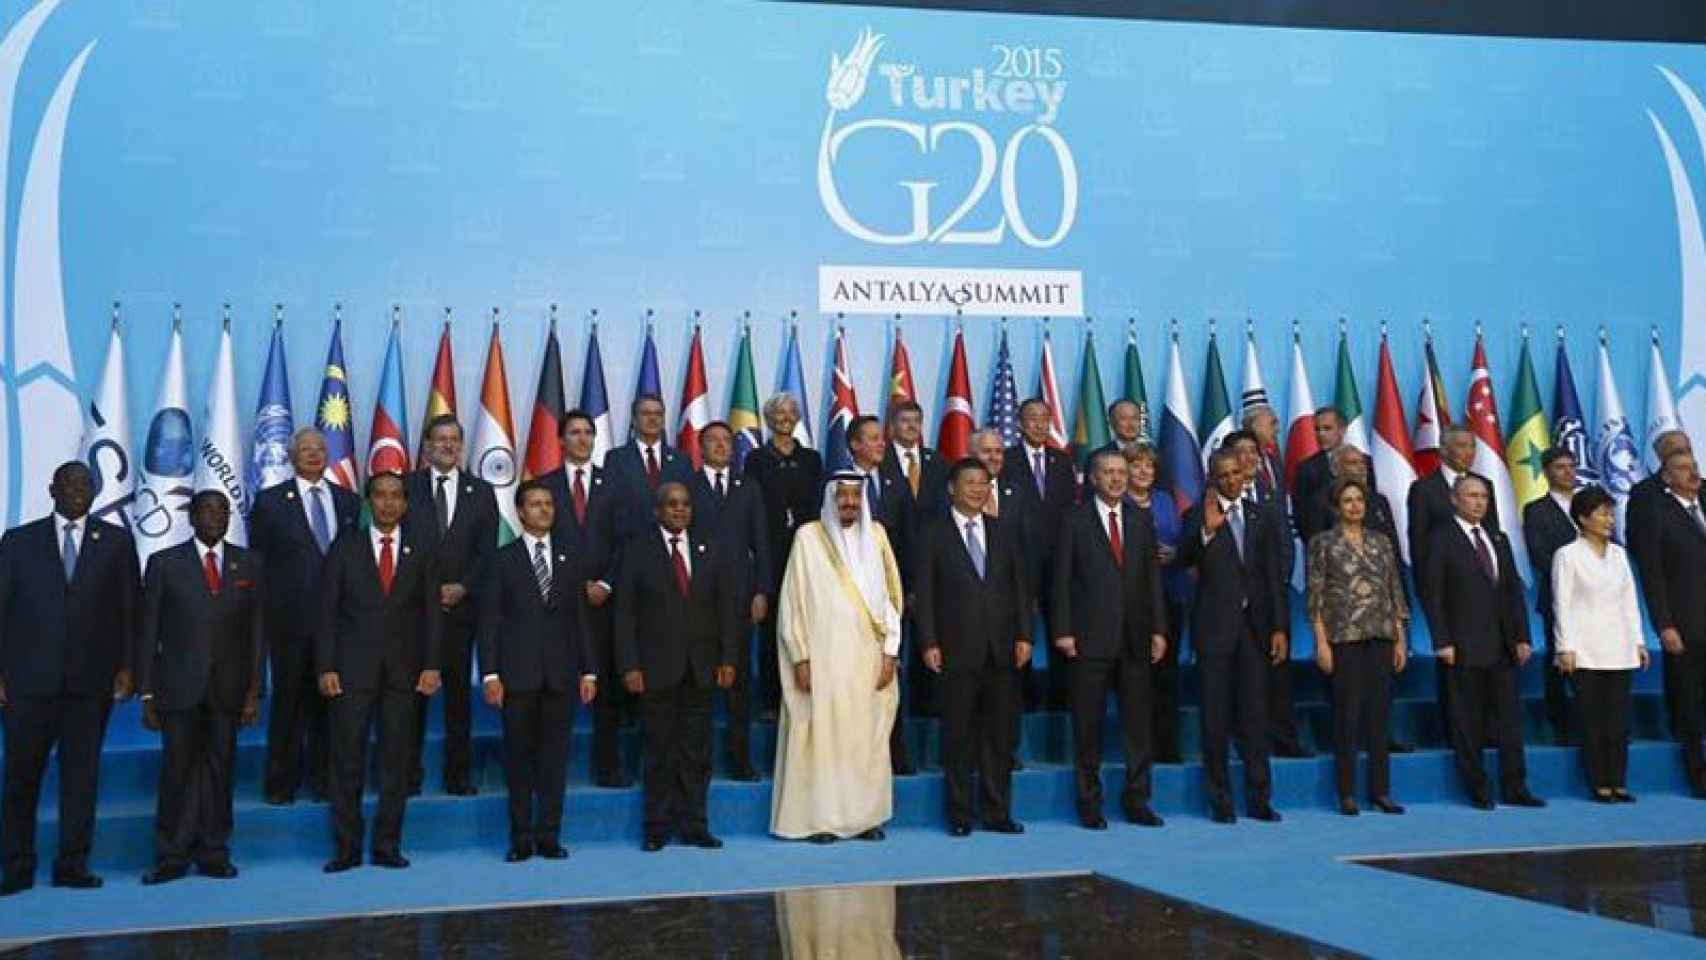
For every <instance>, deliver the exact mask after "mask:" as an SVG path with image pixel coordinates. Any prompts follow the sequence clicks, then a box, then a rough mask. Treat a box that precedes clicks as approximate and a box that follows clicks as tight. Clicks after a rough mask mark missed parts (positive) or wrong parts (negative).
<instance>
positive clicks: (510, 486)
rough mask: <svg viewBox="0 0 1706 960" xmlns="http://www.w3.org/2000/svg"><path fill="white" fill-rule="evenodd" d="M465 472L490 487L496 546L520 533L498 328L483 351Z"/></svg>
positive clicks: (511, 426) (511, 429)
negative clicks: (495, 513)
mask: <svg viewBox="0 0 1706 960" xmlns="http://www.w3.org/2000/svg"><path fill="white" fill-rule="evenodd" d="M469 439H470V441H471V442H470V443H469V445H468V471H469V472H470V473H472V474H474V475H475V476H477V477H479V478H480V479H482V480H484V481H486V482H487V483H490V484H491V485H492V492H493V493H495V494H497V501H498V546H500V547H501V546H503V545H505V544H507V543H509V542H511V541H512V540H514V539H515V538H516V537H517V536H519V535H520V532H521V520H520V518H519V517H518V516H517V515H516V512H515V491H514V487H515V473H516V471H515V421H514V420H513V419H511V418H510V415H509V378H508V377H506V376H505V375H504V348H503V343H502V342H501V341H500V340H499V339H498V325H497V324H496V323H493V324H492V342H491V345H490V346H488V347H487V348H486V375H485V378H484V380H483V381H482V382H481V384H480V415H479V416H478V417H476V418H475V420H474V432H473V436H472V437H470V438H469Z"/></svg>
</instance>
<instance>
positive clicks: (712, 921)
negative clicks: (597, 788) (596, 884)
mask: <svg viewBox="0 0 1706 960" xmlns="http://www.w3.org/2000/svg"><path fill="white" fill-rule="evenodd" d="M138 955H142V956H168V957H174V958H182V960H193V958H201V957H229V956H238V957H333V956H336V957H389V956H407V957H419V958H428V957H464V956H466V957H539V956H574V957H590V956H596V957H601V958H605V957H648V958H656V957H670V958H676V957H742V958H760V957H792V958H802V960H828V958H839V960H880V958H886V957H895V958H898V957H922V956H928V957H937V958H942V960H948V958H955V957H962V958H967V957H992V958H993V957H1013V958H1030V957H1039V958H1040V957H1050V958H1053V957H1073V958H1096V957H1108V958H1128V957H1136V956H1143V957H1192V958H1200V957H1248V958H1300V960H1301V958H1317V957H1319V958H1328V957H1331V958H1339V957H1354V956H1357V955H1356V954H1353V953H1348V952H1346V951H1343V950H1338V949H1335V948H1333V947H1329V946H1326V945H1325V944H1321V943H1317V942H1315V941H1313V940H1309V939H1307V938H1305V937H1299V936H1295V935H1293V934H1289V933H1284V932H1281V931H1278V930H1274V929H1272V928H1270V927H1265V926H1262V925H1261V924H1258V923H1254V922H1252V921H1249V920H1243V919H1240V918H1238V917H1234V916H1231V915H1230V914H1225V913H1221V912H1219V911H1216V910H1211V909H1209V908H1207V907H1204V906H1201V905H1199V904H1195V903H1191V902H1189V901H1186V900H1180V899H1177V898H1175V897H1170V896H1167V895H1165V894H1160V893H1156V892H1154V891H1151V890H1146V889H1144V888H1142V887H1136V886H1132V885H1130V884H1126V883H1121V882H1119V881H1116V880H1110V879H1108V878H1106V877H1103V876H1101V875H1098V874H1074V875H1061V876H1038V877H1014V878H1007V879H997V880H962V881H953V882H946V883H911V884H851V885H843V886H829V887H803V888H799V889H791V890H777V891H769V892H761V893H748V894H734V895H727V896H707V897H692V896H689V897H667V898H658V899H645V900H615V901H600V902H581V903H564V904H553V905H532V906H526V907H511V908H507V909H480V910H464V911H452V912H435V913H411V914H393V915H389V916H365V917H352V918H344V919H328V920H319V921H314V922H309V923H285V924H257V925H249V926H236V927H216V928H208V929H202V930H187V931H174V932H164V933H151V934H139V935H130V936H108V937H90V938H74V939H66V940H59V941H54V942H50V943H44V944H38V945H35V946H31V947H25V948H21V949H18V950H14V951H9V952H4V953H0V956H5V957H16V958H21V960H26V958H27V960H58V958H68V957H76V958H79V960H100V958H107V957H121V956H124V957H129V956H138Z"/></svg>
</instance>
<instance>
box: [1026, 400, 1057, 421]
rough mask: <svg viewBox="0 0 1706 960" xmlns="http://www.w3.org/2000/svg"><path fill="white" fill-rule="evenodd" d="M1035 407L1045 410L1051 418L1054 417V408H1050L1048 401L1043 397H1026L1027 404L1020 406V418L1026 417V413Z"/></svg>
mask: <svg viewBox="0 0 1706 960" xmlns="http://www.w3.org/2000/svg"><path fill="white" fill-rule="evenodd" d="M1033 406H1038V407H1042V408H1043V409H1044V410H1047V411H1048V412H1049V416H1053V415H1054V408H1053V407H1051V406H1049V403H1048V401H1047V400H1044V399H1043V398H1042V397H1026V398H1025V402H1024V403H1021V404H1019V416H1021V417H1022V416H1024V415H1025V411H1026V410H1027V409H1029V408H1030V407H1033Z"/></svg>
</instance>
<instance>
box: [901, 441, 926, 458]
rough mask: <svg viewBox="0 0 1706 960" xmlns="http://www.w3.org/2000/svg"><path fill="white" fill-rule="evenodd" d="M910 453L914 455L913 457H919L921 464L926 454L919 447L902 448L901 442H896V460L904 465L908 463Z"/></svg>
mask: <svg viewBox="0 0 1706 960" xmlns="http://www.w3.org/2000/svg"><path fill="white" fill-rule="evenodd" d="M909 453H910V454H912V455H913V456H915V457H917V458H918V459H919V462H921V463H922V462H923V460H924V454H923V452H922V451H920V449H919V446H918V445H914V446H910V447H907V446H902V445H901V442H900V441H899V440H896V441H895V444H894V455H895V458H896V459H897V460H899V461H900V462H901V463H903V464H904V463H905V462H906V455H907V454H909Z"/></svg>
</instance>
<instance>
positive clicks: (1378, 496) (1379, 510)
mask: <svg viewBox="0 0 1706 960" xmlns="http://www.w3.org/2000/svg"><path fill="white" fill-rule="evenodd" d="M1328 461H1329V464H1330V465H1331V467H1332V475H1333V479H1334V480H1338V479H1339V478H1340V477H1353V478H1355V479H1357V480H1361V481H1362V482H1363V484H1364V485H1365V486H1367V487H1368V490H1369V492H1370V493H1372V494H1373V497H1372V499H1371V500H1370V502H1369V504H1368V506H1367V514H1366V516H1365V517H1364V518H1363V522H1362V523H1363V526H1364V527H1366V528H1367V529H1369V530H1373V531H1375V532H1377V533H1383V534H1385V535H1386V539H1388V540H1390V541H1391V542H1392V549H1393V550H1394V551H1397V550H1400V549H1402V544H1400V543H1399V542H1398V537H1399V534H1398V522H1397V521H1396V520H1395V519H1393V517H1392V505H1391V504H1390V503H1388V502H1387V500H1386V494H1384V493H1381V492H1380V491H1378V490H1376V489H1374V486H1373V483H1374V478H1373V474H1372V472H1371V471H1370V470H1369V465H1368V454H1366V453H1363V452H1362V451H1361V450H1358V449H1357V448H1356V447H1353V446H1351V445H1350V444H1348V443H1344V444H1340V445H1339V446H1338V447H1337V448H1336V449H1334V450H1333V455H1332V456H1331V457H1329V458H1328ZM1332 489H1333V485H1332V484H1330V483H1329V484H1328V485H1327V486H1326V487H1324V488H1322V490H1321V499H1320V501H1319V502H1318V503H1317V504H1316V507H1317V508H1318V509H1319V510H1320V511H1321V513H1322V515H1323V516H1325V517H1326V518H1327V520H1326V526H1324V527H1322V528H1321V529H1322V530H1331V529H1332V528H1334V527H1336V526H1338V525H1339V515H1338V513H1337V512H1336V511H1334V510H1333V507H1332V505H1331V504H1330V503H1328V501H1329V500H1330V499H1331V496H1332V494H1331V491H1332Z"/></svg>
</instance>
